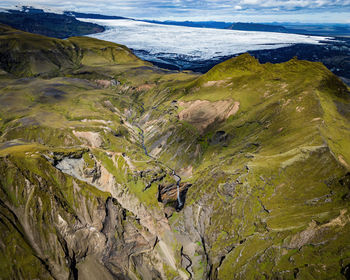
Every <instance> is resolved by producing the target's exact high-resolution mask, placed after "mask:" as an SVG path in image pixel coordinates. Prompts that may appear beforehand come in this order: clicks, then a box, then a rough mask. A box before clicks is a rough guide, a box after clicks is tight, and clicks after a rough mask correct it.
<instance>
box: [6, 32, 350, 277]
mask: <svg viewBox="0 0 350 280" xmlns="http://www.w3.org/2000/svg"><path fill="white" fill-rule="evenodd" d="M1 28H2V29H1V30H2V35H0V40H1V42H4V43H3V44H2V45H1V47H0V52H1V54H5V55H4V56H3V57H4V58H5V59H3V60H1V63H2V64H1V68H2V69H4V70H5V71H6V72H4V73H3V74H2V75H1V76H0V79H1V88H0V172H1V176H0V184H1V211H0V213H1V223H0V225H1V229H2V230H1V232H2V238H1V240H2V241H1V242H0V245H1V250H2V251H1V254H0V258H1V260H2V262H3V263H4V266H3V270H2V272H1V273H2V274H3V275H5V276H6V277H8V278H11V277H12V278H13V277H15V278H16V277H17V278H20V275H29V277H30V278H41V279H44V278H45V279H47V278H49V277H52V276H50V273H51V274H52V275H54V276H55V277H56V278H57V275H61V276H62V277H63V278H65V279H67V278H68V277H69V275H71V277H72V274H73V273H76V272H75V270H74V269H73V267H74V265H73V266H72V263H74V261H75V262H77V263H78V265H77V267H84V264H87V263H90V261H91V259H95V258H97V257H96V254H97V253H96V252H95V251H93V250H92V249H91V248H93V247H94V245H91V244H95V243H94V242H96V240H97V239H93V238H91V239H90V237H86V238H87V239H85V240H86V242H84V244H85V243H86V244H88V245H89V244H90V245H91V247H89V249H86V250H85V249H84V250H83V249H81V248H80V247H78V248H80V249H77V247H74V246H75V245H74V244H73V243H69V242H68V243H67V244H66V245H64V242H63V241H62V240H68V239H67V236H70V235H69V234H68V235H67V236H65V237H64V238H63V239H62V238H61V236H60V234H61V233H62V228H61V227H60V223H62V225H63V224H65V223H64V222H62V220H64V221H66V223H67V227H70V226H72V225H75V226H76V227H75V228H70V230H71V231H72V232H74V230H76V229H77V228H79V226H81V224H79V221H80V222H81V221H84V222H83V223H85V222H86V224H89V226H91V227H93V228H96V229H97V231H94V234H96V236H99V238H100V239H99V240H102V239H103V237H102V235H100V234H103V236H105V237H107V236H113V238H115V239H113V238H111V239H108V240H114V241H108V242H105V243H104V244H108V246H109V247H108V246H107V247H106V249H105V250H107V251H108V250H110V249H111V248H112V249H111V250H112V251H113V252H114V254H115V255H113V257H115V259H114V261H115V262H113V261H112V263H113V266H111V265H110V263H109V262H107V261H105V262H103V261H102V262H99V266H98V267H99V268H101V267H107V268H108V269H110V270H108V271H113V273H114V274H113V275H118V277H119V276H120V277H122V276H123V277H124V276H125V275H128V277H129V276H130V275H132V277H134V278H137V277H139V278H142V277H145V275H146V276H147V275H148V276H150V275H151V276H150V277H149V278H150V279H152V277H153V278H157V277H158V278H166V279H176V277H179V276H180V277H182V278H184V279H185V278H188V277H189V275H190V273H191V275H192V276H191V277H192V279H260V278H266V279H312V278H315V279H346V277H347V276H346V275H347V274H346V273H347V272H346V271H348V269H349V265H350V257H349V254H350V244H349V241H348V238H347V236H348V235H349V224H350V214H349V213H350V212H349V211H350V209H349V208H350V207H349V197H350V194H349V191H350V185H349V180H350V179H349V174H348V172H349V165H350V154H349V151H350V147H349V143H350V134H349V131H350V123H349V121H350V113H349V112H350V98H349V89H348V88H347V87H346V86H345V85H344V84H343V83H342V82H341V81H340V80H339V79H338V78H337V77H336V76H334V75H333V74H332V73H331V72H329V71H328V70H327V69H326V68H325V67H324V66H323V65H322V64H320V63H311V62H307V61H300V60H297V59H293V60H291V61H289V62H286V63H282V64H259V63H258V61H257V60H255V59H254V58H252V57H250V56H249V55H247V54H245V55H242V56H239V57H237V58H233V59H230V60H228V61H226V62H224V63H222V64H219V65H217V66H215V67H214V68H213V69H211V70H210V71H209V72H208V73H206V74H204V75H201V76H199V75H197V74H193V73H183V72H176V71H168V70H163V69H159V68H156V67H154V66H153V65H151V64H150V63H147V62H143V61H141V60H139V59H138V58H136V57H135V56H134V55H133V54H132V53H131V52H130V51H129V50H128V49H127V48H125V47H123V46H120V45H117V44H113V43H109V42H104V41H98V40H95V39H90V38H85V37H74V38H69V39H67V40H57V39H51V38H48V37H44V36H37V35H33V34H29V33H24V32H19V31H15V30H13V29H9V28H7V27H1ZM20 57H21V58H23V59H22V60H20V59H19V58H20ZM113 80H115V81H118V82H120V83H114V82H113V83H112V81H113ZM198 101H205V102H206V103H205V106H206V107H205V106H204V107H201V108H202V109H203V108H206V110H207V109H208V110H212V108H211V106H214V105H213V104H217V103H215V102H218V101H224V102H226V103H225V104H238V105H237V108H238V110H237V111H235V112H234V114H231V115H230V116H228V117H215V116H218V115H215V114H214V113H215V112H214V113H213V116H214V117H213V119H212V120H210V121H211V122H210V125H208V126H207V127H205V129H203V130H200V129H198V125H197V124H196V123H195V122H191V119H190V117H191V113H192V112H191V111H190V113H189V114H188V116H189V117H188V118H186V117H184V118H180V116H179V115H180V114H181V112H183V111H184V110H186V109H187V110H188V108H189V104H192V103H194V102H198ZM235 102H236V103H235ZM199 104H201V103H199ZM202 104H204V103H202ZM223 104H224V103H223ZM199 107H200V106H199ZM201 108H200V109H201ZM195 109H196V108H194V109H193V110H195ZM214 111H215V110H214ZM203 113H204V114H205V113H206V112H203ZM219 113H220V112H219ZM197 115H198V114H197ZM146 152H147V153H146ZM61 161H62V162H63V163H66V164H67V165H66V166H63V167H64V168H71V169H72V170H68V171H67V170H66V171H65V172H66V173H64V172H61V170H64V168H63V167H61V170H60V169H58V168H55V166H56V167H57V164H58V163H59V162H61ZM63 163H62V164H63ZM69 164H72V165H74V164H75V165H76V166H78V167H79V166H80V165H79V164H81V166H82V167H81V170H80V169H79V168H80V167H79V168H78V167H77V169H74V166H73V167H72V166H71V167H69ZM76 166H75V167H76ZM173 169H174V171H175V172H176V174H178V175H179V176H181V178H182V181H181V182H182V183H190V184H192V185H191V187H190V188H189V189H188V190H187V193H186V195H183V196H182V199H183V202H184V207H183V208H182V209H181V210H180V211H178V212H176V210H175V209H173V208H172V207H171V205H170V204H169V205H163V203H161V202H159V201H158V192H159V190H158V188H159V187H164V186H166V187H169V186H171V185H173V189H172V191H174V186H176V184H175V178H174V177H173V175H172V174H173V171H172V170H173ZM67 172H68V173H69V172H71V173H70V174H71V175H68V174H67ZM79 172H80V173H79ZM78 173H79V174H78ZM79 178H80V179H79ZM99 189H100V190H101V189H108V190H109V191H110V192H111V193H105V192H101V191H100V190H99ZM170 189H171V188H170ZM111 196H114V197H113V201H114V204H118V203H117V201H121V202H122V203H123V205H124V206H123V207H124V208H123V207H122V206H120V205H119V204H118V205H119V206H118V207H119V208H118V209H119V210H118V211H119V212H118V213H119V214H118V215H116V214H113V213H114V212H113V211H112V212H111V211H110V210H108V211H110V212H108V211H107V210H106V209H107V208H108V207H109V206H108V205H107V204H108V203H107V201H109V199H112V198H109V197H111ZM175 199H177V198H175ZM114 204H113V205H114ZM106 205H107V206H106ZM106 207H107V208H106ZM125 208H127V209H125ZM108 209H109V208H108ZM123 209H124V210H123ZM178 210H179V209H178ZM106 211H107V212H108V213H109V214H108V215H107V214H106V213H107V212H106ZM133 211H134V212H135V213H133ZM97 213H99V214H97ZM149 213H151V214H149ZM100 214H101V215H102V216H99V218H97V216H98V215H100ZM134 214H135V216H134ZM103 215H106V217H117V216H118V217H119V218H118V223H117V224H115V225H114V224H111V221H109V220H108V219H107V218H106V219H104V218H103V217H104V216H103ZM113 215H116V216H113ZM59 216H60V217H61V218H62V220H60V218H59ZM111 220H113V221H115V220H117V219H116V218H115V219H114V218H113V219H112V218H111ZM59 221H61V222H59ZM101 221H104V226H103V227H101ZM78 225H79V226H78ZM141 225H142V226H141ZM145 225H147V226H148V227H149V228H148V229H145V228H143V226H145ZM91 230H93V229H91ZM150 232H157V234H158V235H157V236H152V237H150V236H151V235H152V234H150ZM59 233H60V234H59ZM140 233H142V234H141V235H142V236H143V237H142V238H145V239H147V240H149V243H150V244H151V245H149V246H148V245H147V246H146V243H147V242H145V241H143V239H142V238H141V237H140V235H138V234H140ZM134 236H137V238H136V239H135V240H137V242H141V243H137V244H138V245H137V246H136V245H135V246H134V245H130V244H132V243H130V244H129V245H127V246H126V245H125V246H124V245H123V244H124V243H123V242H127V241H125V240H133V241H132V242H134V241H135V240H134V239H133V238H134ZM65 238H66V239H65ZM118 238H119V239H118ZM123 238H125V240H124V239H123ZM152 238H154V239H152ZM3 240H4V241H3ZM74 240H75V239H74ZM118 240H119V241H118ZM120 240H124V241H122V242H121V241H120ZM140 240H141V241H140ZM159 240H161V241H162V242H163V243H157V242H158V241H159ZM135 244H136V243H135ZM140 244H141V245H140ZM147 244H148V243H147ZM164 244H165V246H166V247H164ZM113 246H116V247H113ZM118 246H119V247H118ZM128 246H129V247H128ZM133 246H134V247H133ZM95 247H96V246H95ZM97 247H99V246H97ZM84 248H85V247H84ZM128 248H129V249H128ZM130 248H131V249H130ZM137 248H142V250H143V251H142V253H139V251H137V252H138V253H137V254H134V252H136V251H134V250H137ZM152 248H153V249H152ZM154 248H155V249H154ZM91 250H92V251H91ZM73 252H74V254H75V257H73V256H74V254H73ZM84 254H85V255H84ZM128 254H129V255H128ZM97 255H98V254H97ZM185 255H186V256H187V257H188V258H189V259H190V260H191V262H192V263H190V262H189V261H188V260H187V257H185ZM82 256H86V258H85V257H82ZM105 257H106V256H105ZM107 257H108V258H107V259H109V257H110V256H107ZM74 258H75V259H74ZM102 259H103V258H101V260H102ZM11 260H15V261H16V262H14V261H13V262H12V261H11ZM104 260H106V258H104ZM109 260H110V259H109ZM116 260H117V261H116ZM124 260H125V261H126V262H127V263H129V266H128V268H127V269H126V270H116V269H115V264H116V263H123V262H124ZM141 263H147V264H151V265H152V267H153V268H154V271H156V272H154V274H152V273H151V272H149V271H148V270H145V268H144V267H142V266H140V264H141ZM29 264H34V265H33V266H29ZM96 267H97V266H96ZM101 269H102V268H101ZM128 271H129V272H128ZM185 271H186V272H185ZM106 273H107V274H108V273H109V272H106ZM108 275H109V274H108ZM155 275H157V277H156V276H155ZM185 275H187V276H185ZM146 278H147V277H146Z"/></svg>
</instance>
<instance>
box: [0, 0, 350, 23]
mask: <svg viewBox="0 0 350 280" xmlns="http://www.w3.org/2000/svg"><path fill="white" fill-rule="evenodd" d="M15 5H32V6H34V7H47V8H51V9H55V10H74V11H79V12H91V13H100V14H106V15H119V16H125V17H133V18H139V19H146V18H147V19H178V20H197V19H199V18H200V19H201V20H225V21H233V20H234V17H242V18H249V21H254V20H255V19H256V20H259V19H260V18H271V21H274V19H273V18H279V17H280V15H283V16H284V17H285V20H286V21H288V20H290V19H291V20H293V18H294V19H295V20H296V19H297V18H298V20H300V16H299V15H300V14H303V15H306V16H305V18H304V19H303V21H308V19H309V18H310V17H311V18H313V17H315V16H316V17H317V15H321V14H324V13H331V14H332V16H331V17H330V18H332V20H335V21H336V22H347V21H348V18H349V17H350V0H118V1H113V2H112V1H110V0H95V1H91V0H76V1H74V2H73V1H71V0H61V1H57V0H25V1H22V2H21V3H19V2H18V1H16V0H3V1H2V3H1V4H0V7H1V6H2V7H9V6H15ZM337 14H338V16H336V15H337ZM319 18H320V19H321V17H320V16H319ZM322 18H324V17H322Z"/></svg>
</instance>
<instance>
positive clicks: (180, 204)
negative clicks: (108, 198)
mask: <svg viewBox="0 0 350 280" xmlns="http://www.w3.org/2000/svg"><path fill="white" fill-rule="evenodd" d="M140 107H141V110H140V116H139V118H141V117H142V115H143V113H144V112H145V108H144V105H143V104H142V103H141V104H140ZM132 124H133V125H134V126H135V127H137V129H138V130H139V133H138V134H139V136H140V142H141V146H142V149H143V151H144V153H145V155H146V156H148V157H150V158H151V159H153V160H155V161H156V162H157V163H158V164H160V165H162V166H164V167H165V168H167V169H169V170H170V171H171V174H172V176H173V178H174V180H175V181H176V196H177V207H176V209H177V210H181V209H182V208H183V206H184V203H183V201H182V200H181V196H180V183H181V177H180V176H179V175H178V174H177V173H176V171H175V169H173V168H171V167H169V166H168V165H166V164H165V163H163V162H160V161H159V160H158V159H157V158H155V157H153V156H151V155H150V154H149V153H148V150H147V147H146V144H145V133H144V130H143V129H142V127H141V126H140V125H139V124H138V123H137V122H136V121H133V122H132Z"/></svg>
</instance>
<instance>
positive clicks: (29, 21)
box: [0, 6, 105, 39]
mask: <svg viewBox="0 0 350 280" xmlns="http://www.w3.org/2000/svg"><path fill="white" fill-rule="evenodd" d="M0 23H3V24H6V25H9V26H11V27H13V28H16V29H20V30H23V31H26V32H31V33H36V34H40V35H45V36H50V37H55V38H60V39H63V38H67V37H71V36H82V35H88V34H93V33H98V32H103V31H104V30H105V28H104V27H103V26H100V25H98V24H95V23H90V22H82V21H79V20H77V19H76V18H75V16H72V15H68V14H67V13H65V14H56V13H51V12H46V11H44V10H42V9H36V8H33V7H27V6H23V7H22V9H21V10H7V12H0Z"/></svg>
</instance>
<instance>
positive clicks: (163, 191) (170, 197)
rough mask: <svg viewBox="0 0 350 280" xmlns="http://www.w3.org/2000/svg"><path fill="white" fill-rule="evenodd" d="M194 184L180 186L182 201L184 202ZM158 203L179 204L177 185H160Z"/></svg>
mask: <svg viewBox="0 0 350 280" xmlns="http://www.w3.org/2000/svg"><path fill="white" fill-rule="evenodd" d="M191 186H192V184H188V183H181V184H180V197H181V200H184V197H185V196H186V192H187V190H188V189H189V187H191ZM158 201H160V202H163V203H164V204H167V203H171V202H177V186H176V184H170V185H167V186H163V185H159V186H158Z"/></svg>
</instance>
